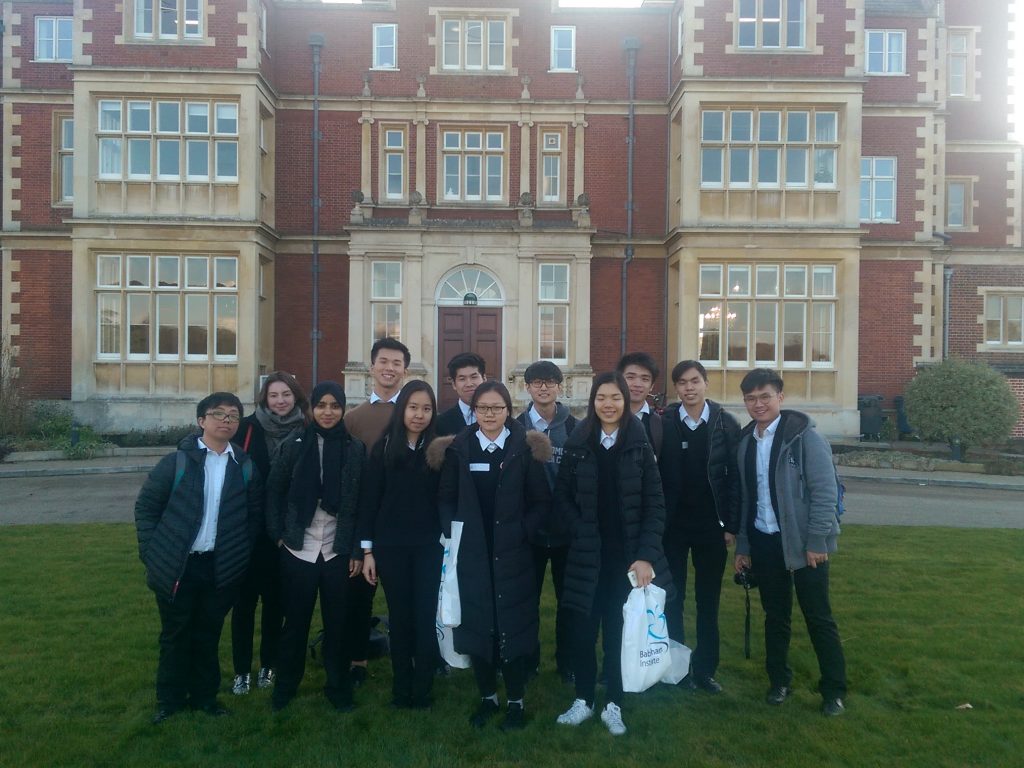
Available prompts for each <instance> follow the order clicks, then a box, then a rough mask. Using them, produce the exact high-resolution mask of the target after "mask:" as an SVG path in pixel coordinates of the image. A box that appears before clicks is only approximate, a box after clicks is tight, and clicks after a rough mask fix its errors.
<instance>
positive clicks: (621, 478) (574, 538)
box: [555, 419, 675, 614]
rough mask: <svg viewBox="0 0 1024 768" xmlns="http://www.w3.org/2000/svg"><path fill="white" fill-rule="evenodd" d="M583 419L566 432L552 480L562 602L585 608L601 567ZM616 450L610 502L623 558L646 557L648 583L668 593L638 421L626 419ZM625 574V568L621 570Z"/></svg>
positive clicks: (593, 459)
mask: <svg viewBox="0 0 1024 768" xmlns="http://www.w3.org/2000/svg"><path fill="white" fill-rule="evenodd" d="M590 426H591V425H590V423H589V422H588V421H583V422H582V423H581V424H580V426H578V427H577V428H576V430H575V431H574V432H573V433H572V435H570V436H569V439H568V441H566V444H565V453H564V454H563V456H562V463H561V465H560V466H559V468H558V479H557V480H556V482H555V509H556V514H557V515H558V516H559V517H560V518H562V520H563V521H564V523H565V524H566V525H567V526H568V528H569V557H568V561H567V562H566V566H565V585H564V586H563V587H562V602H561V604H562V605H564V606H565V607H566V608H569V609H570V610H574V611H580V612H581V613H586V614H589V613H590V612H591V611H592V610H593V608H594V595H595V591H596V589H597V580H598V574H599V573H600V571H601V529H600V525H599V523H598V519H597V494H598V476H597V473H598V466H597V456H596V455H595V453H594V450H595V449H594V445H593V443H592V442H591V438H590ZM618 439H619V440H622V441H624V442H623V443H622V453H621V456H620V460H619V467H618V472H619V475H618V478H617V479H618V482H617V485H616V487H617V489H618V498H617V499H615V506H616V507H617V508H618V510H619V514H620V517H621V520H622V541H623V543H624V545H625V546H624V549H625V554H626V561H627V562H628V563H632V562H634V561H636V560H646V561H647V562H649V563H650V564H651V566H652V567H653V568H654V574H655V579H654V583H655V584H657V585H658V586H659V587H661V588H663V589H664V590H665V591H666V592H667V593H668V599H671V597H672V595H673V594H674V591H675V590H674V588H673V586H672V574H671V573H669V570H668V563H667V562H666V560H665V552H664V549H663V547H662V536H663V534H664V532H665V497H664V495H663V493H662V488H661V475H660V474H658V463H657V460H656V459H655V458H654V452H653V451H652V450H651V446H650V444H649V443H648V442H647V434H646V431H645V430H644V427H643V425H642V424H641V423H640V422H639V421H638V420H636V419H629V420H628V422H627V426H626V427H624V428H623V429H621V430H620V432H619V437H618ZM622 578H626V574H622Z"/></svg>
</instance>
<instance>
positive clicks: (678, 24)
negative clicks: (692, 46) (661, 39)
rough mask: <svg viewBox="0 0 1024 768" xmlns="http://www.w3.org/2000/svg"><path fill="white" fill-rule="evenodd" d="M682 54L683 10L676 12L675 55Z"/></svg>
mask: <svg viewBox="0 0 1024 768" xmlns="http://www.w3.org/2000/svg"><path fill="white" fill-rule="evenodd" d="M682 55H683V12H682V11H680V12H679V13H678V14H676V56H682Z"/></svg>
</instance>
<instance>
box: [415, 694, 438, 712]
mask: <svg viewBox="0 0 1024 768" xmlns="http://www.w3.org/2000/svg"><path fill="white" fill-rule="evenodd" d="M432 706H434V699H433V697H432V696H429V695H428V696H413V697H412V701H410V702H409V709H430V708H431V707H432Z"/></svg>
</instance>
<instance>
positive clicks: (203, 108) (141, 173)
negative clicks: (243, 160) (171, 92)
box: [97, 99, 238, 182]
mask: <svg viewBox="0 0 1024 768" xmlns="http://www.w3.org/2000/svg"><path fill="white" fill-rule="evenodd" d="M98 113H99V126H98V129H97V136H98V142H99V178H101V179H130V180H157V181H180V180H184V181H210V180H213V181H219V182H237V181H238V104H235V103H231V102H218V101H179V100H162V99H156V100H152V101H151V100H149V99H139V100H136V99H101V100H100V101H99V104H98Z"/></svg>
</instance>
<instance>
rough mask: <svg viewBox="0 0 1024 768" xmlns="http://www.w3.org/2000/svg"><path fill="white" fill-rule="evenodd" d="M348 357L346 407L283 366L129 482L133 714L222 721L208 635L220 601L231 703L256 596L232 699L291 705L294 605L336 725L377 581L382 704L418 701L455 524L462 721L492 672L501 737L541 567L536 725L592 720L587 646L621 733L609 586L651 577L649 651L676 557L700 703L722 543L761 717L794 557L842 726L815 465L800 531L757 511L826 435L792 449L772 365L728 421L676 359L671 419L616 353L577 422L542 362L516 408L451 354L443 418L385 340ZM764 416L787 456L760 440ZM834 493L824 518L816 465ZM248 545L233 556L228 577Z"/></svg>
mask: <svg viewBox="0 0 1024 768" xmlns="http://www.w3.org/2000/svg"><path fill="white" fill-rule="evenodd" d="M370 359H371V364H370V374H371V378H372V380H373V391H372V393H371V395H370V398H369V400H368V402H367V403H365V404H363V405H360V406H358V407H356V408H353V409H352V410H350V411H348V412H346V410H345V394H344V390H343V389H342V387H341V386H340V385H338V384H337V383H335V382H322V383H320V384H317V386H316V387H315V388H314V389H313V391H312V393H311V395H310V397H309V398H308V399H307V398H306V397H305V395H304V393H303V391H302V389H301V388H300V387H299V385H298V383H297V382H296V381H295V379H294V378H293V377H292V376H290V375H289V374H286V373H282V372H277V373H274V374H271V375H270V376H269V377H268V378H267V380H266V382H265V384H264V386H263V387H262V390H261V392H260V396H259V402H258V404H257V407H256V410H255V412H254V413H253V414H252V415H250V416H249V417H246V418H245V419H241V416H242V405H241V403H240V402H238V399H237V397H235V396H234V395H231V394H229V393H215V394H214V395H211V396H209V397H207V398H206V399H204V400H203V401H202V402H201V403H200V404H199V406H198V407H197V422H198V425H199V428H200V430H201V435H199V436H198V437H195V436H193V437H189V438H186V439H185V440H184V441H182V443H181V445H180V446H179V449H178V451H176V452H174V453H172V454H170V455H169V456H167V457H165V458H164V459H163V460H162V461H161V462H160V463H159V464H158V465H157V466H156V467H155V468H154V470H153V472H152V473H151V474H150V476H149V478H148V479H147V482H146V484H145V485H144V487H143V489H142V491H141V492H140V494H139V498H138V501H137V503H136V509H135V515H136V521H137V528H138V538H139V552H140V557H141V559H142V561H143V563H144V564H145V565H146V571H147V580H148V583H149V585H150V586H151V588H153V589H154V591H155V592H156V598H157V604H158V608H159V611H160V617H161V634H160V659H159V664H158V672H157V702H158V709H157V713H156V715H155V716H154V722H162V721H163V720H165V719H167V718H168V717H170V716H172V715H174V714H175V713H176V712H178V711H181V710H183V709H185V708H186V707H191V708H194V709H199V710H203V711H206V712H208V713H210V714H214V715H219V714H226V712H227V711H226V710H225V709H224V708H223V706H221V705H220V704H219V703H218V702H217V700H216V693H217V689H218V687H219V684H220V670H219V664H218V659H217V643H218V641H219V636H220V631H221V627H222V624H223V621H224V617H225V616H226V613H227V611H228V610H229V609H230V608H231V607H232V606H233V607H234V611H233V616H232V644H233V661H234V671H235V679H234V685H233V688H232V690H233V691H234V692H235V693H236V694H244V693H247V692H248V691H249V690H250V688H251V687H252V677H251V669H250V667H251V665H252V655H253V649H252V646H253V631H254V624H255V622H254V616H255V609H256V604H257V602H258V600H259V599H262V601H263V613H262V632H261V639H262V645H261V649H260V664H261V666H260V669H259V672H258V674H257V678H256V685H257V686H258V687H268V688H269V687H273V693H272V696H271V703H272V707H273V709H274V710H275V711H276V710H280V709H283V708H284V707H286V706H287V705H288V704H289V702H290V701H291V700H292V699H293V698H294V697H295V695H296V693H297V691H298V688H299V684H300V682H301V680H302V677H303V673H304V666H305V659H306V654H307V646H308V640H309V630H310V624H311V619H312V615H313V611H314V607H315V604H316V602H317V598H318V596H319V602H320V611H321V616H322V619H323V628H324V632H323V646H322V656H323V661H324V667H325V673H326V684H325V693H326V696H327V698H328V700H329V702H330V703H331V704H332V705H333V706H334V707H335V708H336V709H338V710H342V711H344V710H347V709H350V708H351V707H352V705H353V687H354V685H357V684H358V683H359V682H360V681H361V680H363V679H365V663H366V662H365V658H366V650H365V649H366V641H367V637H368V634H369V626H370V612H371V608H372V604H373V594H374V589H375V588H376V586H377V584H378V582H379V583H380V584H381V585H382V586H383V589H384V593H385V597H386V600H387V606H388V617H389V638H390V655H391V661H392V667H393V683H392V703H393V704H394V706H396V707H400V708H425V707H429V706H430V703H431V691H432V685H433V681H434V677H435V671H436V669H437V668H438V665H439V663H440V662H439V654H438V645H437V636H436V629H435V611H436V608H437V599H438V586H439V581H440V576H441V564H442V552H443V550H442V545H441V537H442V536H450V535H451V530H452V523H453V522H454V521H459V522H461V524H462V538H461V544H460V547H459V552H458V565H457V571H458V581H459V597H460V601H461V608H462V623H461V624H460V625H459V626H458V627H455V628H454V630H453V641H454V647H455V650H456V651H457V652H459V653H462V654H466V655H468V656H469V657H470V659H471V666H472V668H473V673H474V677H475V680H476V684H477V689H478V694H479V700H478V702H477V705H476V707H475V709H474V711H473V712H472V714H471V716H470V723H471V724H472V725H473V726H474V727H484V726H485V725H486V724H487V723H488V722H489V721H490V720H491V719H492V718H493V717H495V716H496V715H498V714H499V712H500V711H501V707H500V706H499V699H498V676H499V672H500V674H501V677H502V679H503V681H504V687H505V694H506V700H507V706H506V708H505V714H504V718H503V720H502V722H501V725H500V727H501V728H502V729H503V730H511V729H518V728H522V727H523V726H524V725H525V723H526V718H525V712H524V697H525V691H526V686H527V681H528V679H529V678H530V676H531V674H532V673H534V672H535V671H536V670H537V668H538V667H539V664H540V647H539V642H538V637H539V626H540V610H539V608H540V594H541V592H542V589H543V583H544V579H545V573H546V570H547V566H548V563H550V566H551V572H552V579H553V582H554V587H555V595H556V601H557V613H556V617H555V649H554V650H555V661H556V665H557V669H558V672H559V673H560V675H561V677H562V679H563V680H564V681H566V682H573V683H574V685H575V699H574V700H573V702H572V703H571V705H570V706H569V707H568V709H567V710H566V711H565V712H564V713H562V714H561V715H559V716H558V718H557V722H558V723H560V724H564V725H580V724H581V723H583V722H584V721H586V720H587V719H589V718H590V717H592V716H593V715H594V713H595V712H596V711H597V710H596V706H595V697H596V689H597V682H598V665H597V654H596V644H597V640H598V637H599V635H600V636H601V637H602V639H603V650H604V664H603V677H604V680H605V694H604V699H605V701H604V707H603V709H602V710H601V715H600V718H601V720H602V722H603V723H604V724H605V726H606V727H607V728H608V730H609V731H610V732H611V733H612V734H615V735H619V734H623V733H625V732H626V726H625V724H624V722H623V717H622V710H621V705H622V699H623V696H622V678H621V670H620V667H619V658H620V643H621V634H622V623H623V617H622V606H623V603H624V602H625V601H626V598H627V596H628V594H629V592H630V590H631V589H632V588H633V583H635V584H636V585H637V586H638V587H641V588H642V587H645V586H647V585H649V584H651V583H654V584H657V585H659V586H661V587H662V588H664V589H665V590H666V593H667V603H666V614H667V619H668V624H669V630H670V635H671V637H672V638H673V639H675V640H678V641H679V642H685V635H684V629H683V595H684V592H685V584H686V578H687V561H688V558H689V559H692V561H693V564H694V571H695V595H696V605H697V611H696V613H697V618H696V648H695V650H694V653H693V656H692V659H691V671H690V674H689V675H688V676H687V677H686V678H685V679H684V681H683V682H682V683H681V685H683V686H684V687H688V688H693V689H697V688H700V689H703V690H705V691H708V692H709V693H718V692H720V691H721V690H722V688H721V685H720V684H719V683H718V682H717V681H716V680H715V677H714V675H715V673H716V670H717V666H718V658H719V632H718V602H719V593H720V590H721V583H722V578H723V575H724V571H725V565H726V559H727V546H728V545H729V544H731V543H732V542H733V541H734V540H735V541H736V553H737V554H736V560H735V565H736V568H737V570H740V569H743V568H748V567H753V570H754V572H755V573H756V574H757V575H758V576H759V577H760V579H761V583H762V587H761V589H762V592H761V597H762V605H763V606H764V608H765V611H766V624H765V629H766V655H767V658H766V665H767V670H768V674H769V678H770V682H771V689H770V690H769V694H768V697H767V700H768V701H769V703H775V704H781V703H782V702H783V701H784V700H785V699H786V697H787V696H788V694H789V686H790V684H791V678H792V671H791V670H790V669H789V667H788V664H787V660H786V656H787V651H788V644H789V634H788V633H789V613H790V612H791V605H792V595H791V591H792V585H793V583H794V579H793V578H792V577H793V576H794V575H796V574H797V573H798V571H797V570H796V567H795V566H793V565H792V563H791V561H792V560H793V559H794V558H795V557H796V555H797V554H799V553H795V552H794V551H793V547H799V548H802V549H805V550H806V560H807V561H806V563H805V565H807V566H810V568H814V569H818V574H819V577H823V578H817V579H812V580H810V581H809V580H807V579H802V578H799V577H797V578H796V579H795V586H796V591H797V595H798V597H799V598H800V605H801V608H802V609H803V610H804V613H805V618H806V619H807V622H808V627H809V629H810V630H811V634H812V639H813V640H814V647H815V650H816V651H817V652H818V656H819V664H820V666H821V671H822V678H821V682H820V687H821V692H822V696H823V698H824V705H823V711H825V712H826V714H840V713H841V712H842V709H843V704H842V697H843V696H844V695H845V665H844V662H843V658H842V649H841V646H840V645H839V636H838V630H837V629H836V625H835V622H834V620H833V619H832V617H831V609H830V607H829V606H828V592H827V589H828V583H827V562H826V561H827V556H828V552H831V551H833V550H834V548H835V537H836V535H837V534H838V526H837V525H835V518H834V513H833V516H832V520H831V523H829V524H828V525H827V526H825V527H824V528H823V527H822V526H823V523H822V521H821V520H819V519H818V517H819V515H818V513H819V512H820V507H821V503H822V502H821V500H820V499H819V498H818V496H819V495H820V494H826V495H827V493H828V489H827V487H826V485H827V483H824V482H823V481H822V482H818V480H819V478H818V477H817V475H818V474H820V473H817V474H816V475H815V483H816V485H815V499H814V500H813V504H814V505H815V510H814V513H815V514H814V515H812V516H811V517H812V518H813V519H812V520H811V524H810V525H808V519H806V518H807V515H808V512H809V510H808V509H803V508H801V509H799V510H796V512H795V514H796V515H797V518H796V519H790V518H791V517H792V514H794V513H792V510H790V509H789V508H788V507H787V508H786V509H782V508H780V507H779V502H780V499H779V498H778V497H779V496H781V495H782V494H784V493H785V494H789V495H786V496H785V497H784V498H783V499H782V501H784V502H785V503H786V504H790V505H791V502H792V500H791V499H790V495H792V494H794V493H798V491H799V489H797V490H794V489H793V488H790V487H788V486H786V482H787V478H788V477H789V475H788V474H787V470H786V467H784V466H781V465H780V464H779V463H778V459H779V451H780V449H782V448H786V449H788V450H790V451H792V449H793V441H794V439H796V440H798V441H801V442H810V443H813V445H814V447H815V448H818V447H819V442H820V444H821V445H824V446H825V448H827V443H825V442H824V440H823V439H822V438H820V437H818V436H817V435H816V433H814V434H813V436H812V437H811V438H806V439H805V437H806V435H807V433H808V432H811V433H813V428H812V426H811V425H810V424H808V423H806V419H807V417H805V416H804V415H803V414H799V413H798V412H790V411H785V412H782V411H781V403H782V399H783V395H782V380H781V378H780V377H779V376H778V374H777V373H775V372H774V371H770V370H767V369H757V370H755V371H752V372H751V373H750V374H748V376H747V378H746V379H744V382H743V386H742V389H743V391H744V402H745V403H746V404H747V407H748V411H749V412H750V415H751V416H752V418H753V421H752V422H751V425H750V426H748V427H747V428H746V429H745V430H743V431H741V430H740V427H739V424H738V423H737V422H736V420H735V419H734V418H733V417H732V416H730V415H729V414H728V413H726V412H725V411H724V410H723V409H722V407H721V406H720V405H718V404H717V403H714V402H712V401H710V400H707V398H706V390H707V383H708V382H707V372H706V371H705V369H704V368H703V366H702V365H701V364H700V363H699V362H696V361H684V362H683V363H680V364H679V365H677V366H676V367H675V369H674V370H673V372H672V379H673V383H674V384H675V387H676V393H677V394H678V395H679V398H680V403H678V404H674V405H672V406H669V407H668V408H667V409H666V410H665V412H664V414H661V415H659V414H658V413H656V412H654V411H652V410H651V409H650V407H649V405H648V403H647V399H648V396H649V395H650V392H651V389H652V387H653V384H654V382H655V381H656V379H657V376H658V369H657V365H656V364H655V362H654V361H653V359H652V358H651V357H650V356H649V355H646V354H644V353H634V354H631V355H627V356H625V357H624V358H623V359H622V360H621V361H620V363H619V365H618V367H617V370H616V371H612V372H607V373H601V374H598V375H597V376H595V377H594V379H593V385H592V387H591V391H590V396H589V400H588V404H587V415H586V418H584V419H583V420H582V421H580V422H579V423H577V421H576V419H575V418H574V417H573V416H572V415H571V414H570V413H569V409H568V408H567V407H566V406H565V405H564V404H562V403H560V402H559V401H558V396H559V394H560V393H561V386H562V381H563V377H562V373H561V371H560V370H559V369H558V367H557V366H556V365H554V364H553V363H551V362H548V361H538V362H536V363H533V364H532V365H530V366H529V367H528V368H527V370H526V372H525V380H526V387H527V392H528V394H529V395H530V399H531V402H530V405H529V406H528V407H527V409H526V410H525V411H524V412H523V413H521V414H519V415H518V417H516V416H515V415H514V413H513V402H512V397H511V394H510V393H509V391H508V389H507V388H506V387H505V385H504V384H502V383H501V382H500V381H497V380H488V379H486V369H485V362H484V360H483V359H482V358H481V357H480V356H478V355H476V354H474V353H462V354H459V355H456V356H455V357H454V358H453V359H452V360H451V361H450V363H449V365H448V373H449V377H450V379H451V382H452V386H453V388H454V390H455V393H456V395H457V396H458V402H457V403H456V405H454V406H453V407H452V408H451V409H449V410H447V411H445V412H444V413H438V409H437V400H436V397H435V393H434V391H433V389H432V388H431V387H430V385H429V384H427V383H425V382H422V381H416V380H414V381H409V382H408V383H404V382H403V379H404V376H405V372H406V369H407V367H408V365H409V363H410V355H409V351H408V349H407V348H406V347H405V346H404V345H403V344H402V343H401V342H399V341H397V340H395V339H390V338H385V339H381V340H379V341H377V342H376V343H375V344H374V345H373V348H372V350H371V354H370ZM403 384H404V385H403ZM750 398H753V399H752V400H751V399H750ZM788 414H795V416H792V417H790V416H788ZM769 417H771V418H769ZM797 417H799V418H797ZM801 418H802V419H803V420H804V421H801V420H800V419H801ZM783 421H785V425H786V426H787V429H786V430H783V431H780V432H779V434H780V435H782V434H783V432H784V433H785V440H776V441H775V446H776V447H775V448H774V449H772V448H771V446H770V442H771V437H772V436H773V435H774V434H775V433H776V431H778V430H779V429H780V424H782V423H783ZM239 422H241V424H239ZM766 430H770V432H769V431H766ZM750 435H753V439H750ZM815 440H816V441H819V442H815ZM232 441H234V444H232ZM766 443H768V445H769V449H768V450H769V455H767V456H764V457H763V456H762V446H764V445H765V444H766ZM788 455H790V456H791V455H792V454H791V453H790V454H788ZM772 460H774V462H775V463H772ZM815 461H817V459H816V460H815ZM829 461H830V459H829ZM810 464H811V462H808V466H810ZM741 466H742V467H744V469H743V471H741ZM819 469H820V468H819ZM744 472H747V473H748V475H747V477H743V474H744ZM264 479H265V482H264ZM777 484H782V486H783V487H778V488H777V487H776V486H777ZM762 491H764V493H762ZM832 492H833V507H834V492H835V486H834V475H833V487H832ZM802 501H803V498H802V496H801V502H802ZM810 503H811V502H810V501H808V504H810ZM765 507H767V510H769V511H770V510H771V509H772V508H773V507H774V509H775V511H776V514H775V515H773V519H774V527H775V530H774V531H771V530H770V526H769V530H768V531H762V527H763V526H762V525H761V523H762V518H763V517H764V514H763V513H764V512H765V511H766V509H765ZM780 526H781V528H780ZM780 530H781V532H782V534H781V535H780V534H779V531H780ZM751 537H753V540H752V541H751V540H750V539H751ZM762 537H763V538H764V539H765V540H764V541H762ZM250 542H256V543H255V544H254V545H253V546H252V548H251V551H252V557H251V562H250V558H249V557H248V552H249V543H250ZM812 547H813V549H812ZM815 553H816V554H815ZM812 554H815V560H814V562H812V558H811V555H812ZM751 556H753V557H751ZM787 577H788V578H789V579H790V581H788V582H787V581H786V578H787ZM673 582H674V583H673ZM766 583H767V584H769V585H770V586H769V587H768V589H767V591H766V588H765V586H764V584H766ZM787 590H788V591H787ZM822 590H824V591H823V593H822ZM805 604H806V605H805ZM807 605H812V606H813V609H814V611H815V613H814V615H813V616H811V615H808V608H807ZM823 650H824V651H825V654H824V655H825V658H823V652H822V651H823Z"/></svg>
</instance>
